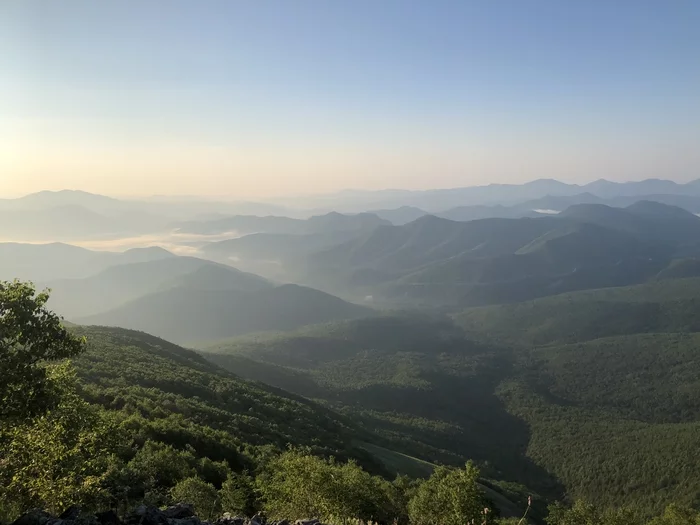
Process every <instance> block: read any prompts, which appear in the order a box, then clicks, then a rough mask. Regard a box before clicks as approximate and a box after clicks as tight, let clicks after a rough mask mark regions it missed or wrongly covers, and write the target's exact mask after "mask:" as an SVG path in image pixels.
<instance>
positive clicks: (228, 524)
mask: <svg viewBox="0 0 700 525" xmlns="http://www.w3.org/2000/svg"><path fill="white" fill-rule="evenodd" d="M245 522H246V519H245V518H242V517H240V516H233V517H232V516H231V513H230V512H226V513H225V514H224V515H223V516H221V517H220V518H219V519H218V520H216V521H215V522H214V525H245Z"/></svg>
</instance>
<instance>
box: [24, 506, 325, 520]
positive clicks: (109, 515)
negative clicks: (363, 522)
mask: <svg viewBox="0 0 700 525" xmlns="http://www.w3.org/2000/svg"><path fill="white" fill-rule="evenodd" d="M12 525H290V522H289V521H287V520H282V521H267V520H266V519H265V517H263V516H261V515H260V514H256V515H255V516H253V517H252V518H250V519H248V518H244V517H241V516H231V514H229V513H226V514H224V515H223V516H222V517H220V518H219V519H217V520H216V521H214V522H213V523H212V522H208V521H204V520H200V519H199V518H198V517H197V516H196V514H195V509H194V507H193V506H192V505H189V504H187V503H180V504H178V505H173V506H172V507H168V508H167V509H165V510H161V509H159V508H158V507H153V506H149V505H141V506H140V507H138V508H136V509H135V510H133V511H132V512H130V513H129V514H127V515H126V516H125V517H124V519H123V520H122V519H120V518H119V516H118V515H117V513H116V512H114V511H113V510H108V511H106V512H98V513H96V514H89V515H84V514H82V513H81V511H80V508H78V507H70V508H68V509H66V511H65V512H63V513H62V514H61V515H60V516H58V517H56V516H52V515H51V514H48V513H47V512H44V511H43V510H39V509H35V510H31V511H29V512H27V513H26V514H24V515H23V516H20V517H19V518H17V519H16V520H15V521H14V522H13V523H12ZM294 525H322V524H321V523H320V522H319V521H318V520H316V519H306V520H297V521H295V522H294Z"/></svg>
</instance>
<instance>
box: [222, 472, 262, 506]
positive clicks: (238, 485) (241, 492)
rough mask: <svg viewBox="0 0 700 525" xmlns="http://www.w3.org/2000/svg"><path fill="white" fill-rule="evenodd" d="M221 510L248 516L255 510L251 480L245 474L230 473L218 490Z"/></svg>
mask: <svg viewBox="0 0 700 525" xmlns="http://www.w3.org/2000/svg"><path fill="white" fill-rule="evenodd" d="M219 499H220V500H221V510H222V511H224V512H230V513H231V514H242V515H243V516H250V515H252V514H253V513H254V512H255V494H254V491H253V480H252V479H251V478H250V477H249V476H247V475H246V474H234V473H230V474H229V477H228V479H227V480H226V481H225V482H224V483H223V485H221V490H219Z"/></svg>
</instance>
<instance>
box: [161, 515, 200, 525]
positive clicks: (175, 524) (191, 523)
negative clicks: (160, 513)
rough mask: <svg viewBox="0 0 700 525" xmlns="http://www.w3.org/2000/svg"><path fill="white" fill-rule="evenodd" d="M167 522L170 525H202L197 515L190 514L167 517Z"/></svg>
mask: <svg viewBox="0 0 700 525" xmlns="http://www.w3.org/2000/svg"><path fill="white" fill-rule="evenodd" d="M168 523H169V524H170V525H202V522H201V521H200V520H199V518H198V517H197V516H190V517H189V518H169V519H168Z"/></svg>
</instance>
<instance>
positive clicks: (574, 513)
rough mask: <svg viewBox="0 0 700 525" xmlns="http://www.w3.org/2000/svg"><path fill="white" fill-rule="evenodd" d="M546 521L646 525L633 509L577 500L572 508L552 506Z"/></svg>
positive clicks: (553, 523)
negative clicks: (643, 524)
mask: <svg viewBox="0 0 700 525" xmlns="http://www.w3.org/2000/svg"><path fill="white" fill-rule="evenodd" d="M545 521H546V522H547V524H548V525H642V523H644V520H642V519H641V518H640V517H639V516H638V515H637V514H636V513H635V512H633V511H632V510H631V509H627V508H607V509H602V508H599V507H597V506H595V505H593V504H591V503H587V502H585V501H582V500H577V501H576V502H574V504H573V505H572V506H571V507H566V506H564V505H562V504H561V503H555V504H554V505H550V506H549V515H548V516H547V518H546V520H545ZM683 525H685V524H683Z"/></svg>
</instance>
